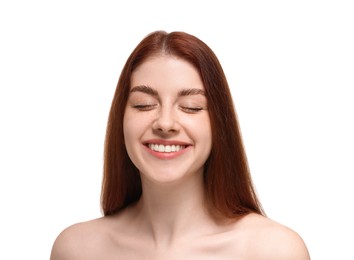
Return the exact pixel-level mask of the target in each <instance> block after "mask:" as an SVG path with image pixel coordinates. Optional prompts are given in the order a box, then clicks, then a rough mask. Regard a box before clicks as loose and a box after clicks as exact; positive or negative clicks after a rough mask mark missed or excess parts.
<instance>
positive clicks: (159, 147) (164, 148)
mask: <svg viewBox="0 0 354 260" xmlns="http://www.w3.org/2000/svg"><path fill="white" fill-rule="evenodd" d="M149 148H150V149H151V150H153V151H156V152H160V153H171V152H178V151H181V150H182V149H184V148H186V146H185V145H178V144H176V145H175V144H173V145H163V144H149Z"/></svg>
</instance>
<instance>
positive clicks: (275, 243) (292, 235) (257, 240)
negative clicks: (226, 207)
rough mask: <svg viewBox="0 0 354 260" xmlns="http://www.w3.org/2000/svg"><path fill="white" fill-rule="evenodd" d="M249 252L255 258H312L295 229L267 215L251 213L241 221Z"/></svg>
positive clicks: (289, 259) (300, 259)
mask: <svg viewBox="0 0 354 260" xmlns="http://www.w3.org/2000/svg"><path fill="white" fill-rule="evenodd" d="M240 222H241V224H242V228H243V229H244V232H243V233H244V234H245V235H244V238H245V241H247V242H246V243H247V246H246V247H247V248H248V249H249V250H248V252H250V253H251V254H252V258H255V259H273V260H276V259H288V260H292V259H293V260H307V259H310V256H309V252H308V250H307V247H306V245H305V243H304V241H303V239H302V238H301V237H300V235H299V234H298V233H297V232H295V231H294V230H292V229H290V228H289V227H286V226H284V225H282V224H280V223H277V222H275V221H273V220H271V219H269V218H267V217H264V216H261V215H257V214H250V215H248V216H246V217H244V218H243V219H242V220H241V221H240Z"/></svg>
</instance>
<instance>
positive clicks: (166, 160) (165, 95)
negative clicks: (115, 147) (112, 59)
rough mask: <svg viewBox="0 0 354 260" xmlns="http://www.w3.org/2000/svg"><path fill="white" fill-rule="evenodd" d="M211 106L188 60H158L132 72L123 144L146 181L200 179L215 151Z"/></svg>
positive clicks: (173, 58)
mask: <svg viewBox="0 0 354 260" xmlns="http://www.w3.org/2000/svg"><path fill="white" fill-rule="evenodd" d="M207 105H208V104H207V99H206V97H205V95H204V86H203V83H202V81H201V78H200V76H199V73H198V71H197V70H196V69H195V68H194V67H193V65H191V64H190V63H188V62H187V61H185V60H182V59H179V58H176V57H173V56H154V57H151V58H149V59H148V60H147V61H145V62H144V63H142V64H141V65H140V66H139V67H138V68H137V69H136V70H135V71H134V72H133V74H132V78H131V86H130V95H129V99H128V103H127V106H126V110H125V115H124V120H123V127H124V142H125V146H126V149H127V152H128V154H129V157H130V159H131V160H132V162H133V163H134V164H135V166H136V167H137V168H138V169H139V171H140V174H141V178H142V180H144V179H146V180H149V181H152V182H155V183H175V182H180V181H183V180H185V179H186V178H190V177H192V176H198V175H200V176H201V175H202V173H203V167H204V163H205V161H206V160H207V158H208V156H209V154H210V151H211V146H212V140H211V139H212V137H211V126H210V119H209V114H208V110H207Z"/></svg>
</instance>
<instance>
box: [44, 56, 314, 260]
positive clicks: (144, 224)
mask: <svg viewBox="0 0 354 260" xmlns="http://www.w3.org/2000/svg"><path fill="white" fill-rule="evenodd" d="M132 87H133V88H131V89H132V90H133V91H132V92H131V94H130V97H129V100H128V105H127V107H126V111H125V117H124V122H123V126H124V138H125V145H126V148H127V151H128V154H129V157H130V158H131V160H132V161H133V163H134V164H135V165H136V166H137V168H138V169H139V171H140V177H141V181H142V189H143V195H142V197H141V199H140V200H139V201H138V202H137V203H136V204H134V205H130V206H129V207H127V208H125V209H124V210H121V211H120V212H118V213H117V214H116V215H113V216H109V217H102V218H99V219H96V220H92V221H88V222H84V223H79V224H75V225H73V226H71V227H68V228H67V229H65V230H64V231H63V232H62V233H61V234H60V235H59V236H58V238H57V239H56V241H55V243H54V246H53V249H52V254H51V260H81V259H82V260H91V259H92V260H93V259H100V260H111V259H112V260H113V259H115V260H116V259H139V260H141V259H149V260H151V259H153V260H159V259H181V260H188V259H193V260H196V259H213V260H215V259H223V260H224V259H240V260H242V259H248V260H251V259H256V260H262V259H266V260H269V259H272V260H277V259H279V260H280V259H281V260H284V259H286V260H307V259H310V257H309V254H308V251H307V249H306V246H305V244H304V242H303V240H302V239H301V237H300V236H299V235H298V234H297V233H296V232H294V231H293V230H291V229H289V228H287V227H285V226H283V225H281V224H278V223H276V222H274V221H272V220H270V219H268V218H266V217H263V216H260V215H257V214H248V215H246V216H244V217H242V218H238V219H233V220H230V219H226V218H222V219H221V218H220V219H216V218H215V217H214V214H210V210H207V207H206V203H205V200H206V198H205V195H204V182H203V167H204V163H205V161H206V159H207V157H208V156H209V153H210V149H211V127H210V122H209V115H208V112H207V100H206V97H205V96H204V95H203V90H204V87H203V84H202V81H201V79H200V76H199V74H198V71H197V70H196V69H195V68H194V67H193V66H192V65H191V64H189V63H187V62H186V61H183V60H180V59H178V58H176V57H171V56H158V57H153V58H151V59H148V60H147V61H146V62H144V63H143V64H142V65H140V67H138V69H136V71H135V72H134V73H133V75H132ZM191 88H192V89H191ZM200 126H203V127H200ZM147 144H148V145H147ZM155 144H156V146H159V145H162V146H166V147H167V148H164V149H168V150H170V149H171V150H172V149H174V150H175V149H177V151H173V152H172V153H170V152H168V153H167V152H166V153H165V152H164V151H163V152H162V151H159V150H158V149H157V148H154V145H155ZM172 146H173V147H174V148H171V147H172ZM175 147H177V148H175Z"/></svg>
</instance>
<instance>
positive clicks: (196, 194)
mask: <svg viewBox="0 0 354 260" xmlns="http://www.w3.org/2000/svg"><path fill="white" fill-rule="evenodd" d="M142 185H143V196H142V198H141V199H140V201H139V203H138V205H137V209H138V212H139V213H138V215H139V216H140V218H139V219H140V222H141V225H142V227H145V228H146V231H147V232H148V233H149V234H150V235H151V236H152V238H153V239H154V241H155V243H156V244H165V245H168V244H172V243H173V241H174V240H176V239H178V237H181V236H182V235H183V236H186V235H188V234H189V235H193V234H194V235H196V233H197V232H200V231H201V230H200V228H202V227H205V226H207V225H205V223H206V221H208V222H210V221H211V218H210V216H209V214H208V213H207V209H206V205H205V200H204V199H205V198H204V187H203V179H202V175H201V174H200V175H197V176H194V177H193V178H191V180H188V181H184V182H182V183H178V184H156V183H151V182H149V181H147V180H142Z"/></svg>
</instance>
